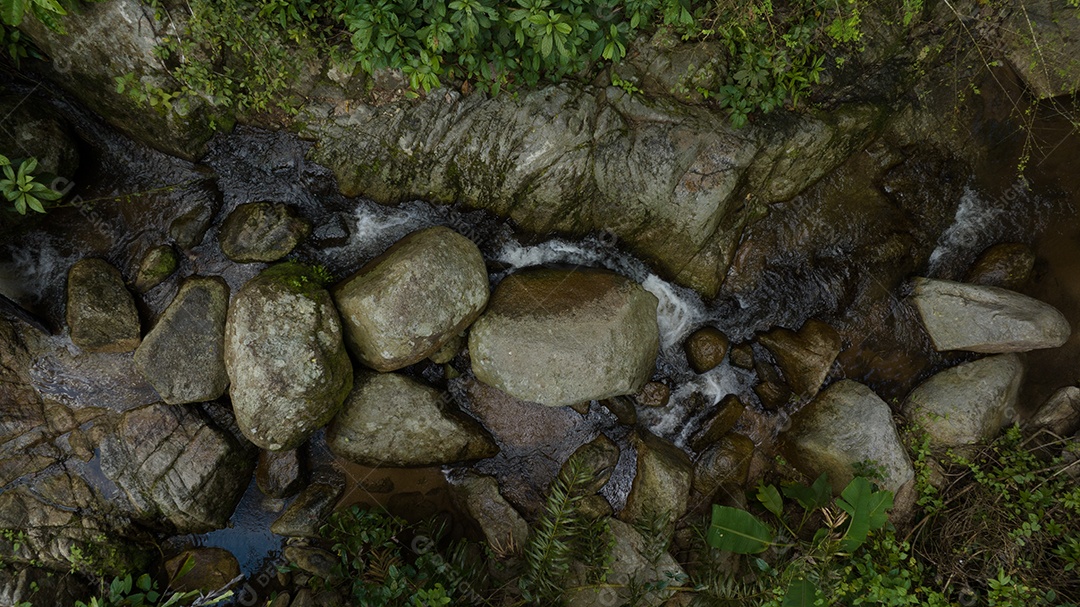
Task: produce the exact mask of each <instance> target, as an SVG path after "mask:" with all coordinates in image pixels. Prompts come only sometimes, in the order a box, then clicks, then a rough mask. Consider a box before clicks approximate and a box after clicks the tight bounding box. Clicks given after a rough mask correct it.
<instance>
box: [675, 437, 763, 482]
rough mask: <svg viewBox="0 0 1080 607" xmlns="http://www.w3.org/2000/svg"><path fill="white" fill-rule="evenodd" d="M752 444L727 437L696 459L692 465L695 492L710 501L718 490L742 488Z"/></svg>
mask: <svg viewBox="0 0 1080 607" xmlns="http://www.w3.org/2000/svg"><path fill="white" fill-rule="evenodd" d="M753 454H754V441H752V440H750V439H749V438H747V437H745V436H743V435H742V434H737V433H734V432H732V433H729V434H728V435H726V436H724V437H723V438H721V439H720V440H718V441H716V442H715V443H713V444H712V445H711V446H710V447H708V448H707V449H705V450H704V451H702V452H701V454H700V455H698V457H697V460H696V461H695V462H694V480H693V482H692V484H691V486H692V487H693V488H694V491H697V492H698V493H700V494H702V495H704V496H706V497H707V498H708V497H711V496H712V495H713V494H714V493H716V491H718V490H719V489H720V488H721V487H731V488H734V487H742V486H744V485H745V484H746V478H747V475H748V474H749V473H750V459H751V457H753Z"/></svg>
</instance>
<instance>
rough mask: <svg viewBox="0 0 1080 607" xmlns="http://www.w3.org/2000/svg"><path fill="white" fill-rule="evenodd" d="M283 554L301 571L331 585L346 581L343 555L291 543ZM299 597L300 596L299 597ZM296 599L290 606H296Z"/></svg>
mask: <svg viewBox="0 0 1080 607" xmlns="http://www.w3.org/2000/svg"><path fill="white" fill-rule="evenodd" d="M281 552H282V554H281V555H282V556H284V557H285V560H287V561H288V562H289V564H290V565H293V566H295V567H296V568H297V569H299V570H300V571H303V572H304V573H307V574H308V575H311V576H314V577H316V578H319V579H320V580H322V581H323V582H325V583H326V584H327V585H329V586H334V585H337V584H340V583H341V582H343V581H345V580H344V578H343V576H342V575H341V573H340V571H341V567H340V565H341V557H339V556H338V555H336V554H334V553H333V552H330V551H328V550H323V549H322V548H316V547H314V546H300V545H295V544H290V545H288V546H285V549H284V550H282V551H281ZM297 598H299V596H298V597H297ZM296 604H297V601H296V599H294V600H293V602H291V603H289V607H296Z"/></svg>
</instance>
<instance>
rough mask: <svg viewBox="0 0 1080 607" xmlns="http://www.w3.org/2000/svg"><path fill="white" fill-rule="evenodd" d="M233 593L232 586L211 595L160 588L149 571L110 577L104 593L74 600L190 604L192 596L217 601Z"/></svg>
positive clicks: (138, 606)
mask: <svg viewBox="0 0 1080 607" xmlns="http://www.w3.org/2000/svg"><path fill="white" fill-rule="evenodd" d="M188 562H189V563H190V562H191V561H190V560H189V561H188ZM188 566H189V567H190V565H188ZM232 594H233V593H232V591H231V590H229V591H225V592H222V593H216V594H214V595H211V596H204V595H202V594H201V593H199V592H198V591H195V590H191V591H188V592H169V591H168V590H166V591H164V592H159V591H158V589H157V582H156V581H154V580H153V578H151V577H150V575H149V574H147V573H144V574H142V575H140V576H138V577H137V578H134V579H132V577H131V574H130V573H128V574H126V575H124V576H123V577H120V576H117V577H115V578H113V580H112V582H111V583H110V584H109V586H108V588H107V589H105V591H104V593H103V594H102V595H101V596H95V597H91V598H90V602H89V603H85V602H83V601H75V607H173V606H174V605H186V604H189V603H190V602H191V601H192V600H195V599H199V601H198V604H199V605H216V604H218V603H221V602H222V601H225V600H227V599H229V598H231V597H232Z"/></svg>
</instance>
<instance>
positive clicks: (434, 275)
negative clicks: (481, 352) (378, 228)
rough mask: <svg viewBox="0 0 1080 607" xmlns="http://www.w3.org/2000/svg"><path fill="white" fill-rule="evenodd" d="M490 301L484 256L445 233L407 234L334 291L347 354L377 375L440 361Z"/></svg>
mask: <svg viewBox="0 0 1080 607" xmlns="http://www.w3.org/2000/svg"><path fill="white" fill-rule="evenodd" d="M487 300H488V276H487V268H486V267H485V265H484V258H483V257H482V256H481V255H480V250H479V249H478V248H476V245H475V244H473V242H472V241H471V240H469V239H468V238H465V237H464V236H462V235H461V234H458V233H457V232H455V231H453V230H451V229H449V228H444V227H434V228H427V229H424V230H420V231H417V232H413V233H412V234H409V235H408V236H406V237H405V238H403V239H401V240H400V241H398V242H397V243H395V244H394V246H392V247H390V249H389V250H387V251H386V252H385V253H383V254H382V255H380V256H379V257H377V258H375V259H373V260H371V261H370V262H368V263H367V264H366V265H365V266H364V267H363V268H361V269H360V270H359V271H358V272H356V273H355V274H353V275H352V276H350V277H349V278H347V279H345V280H344V281H342V282H341V283H340V284H338V285H337V286H336V287H335V288H334V301H335V302H336V303H337V306H338V310H340V311H341V316H342V321H343V322H344V324H345V337H346V343H347V344H348V346H349V349H350V350H351V351H352V352H353V354H355V355H356V356H357V358H359V359H360V361H361V362H363V363H364V364H365V365H367V366H369V367H371V368H372V369H375V370H377V371H394V370H396V369H400V368H402V367H406V366H408V365H411V364H413V363H417V362H420V361H421V360H424V359H425V358H427V357H429V356H431V355H432V354H435V353H436V352H438V351H439V349H440V348H441V347H442V346H443V345H444V344H446V343H447V342H449V341H450V340H452V339H454V338H455V337H457V336H458V334H460V333H461V332H462V331H464V330H465V329H466V328H467V327H468V326H469V325H470V324H472V322H473V321H474V320H476V317H477V316H479V315H480V313H481V312H482V311H483V310H484V306H485V305H486V304H487Z"/></svg>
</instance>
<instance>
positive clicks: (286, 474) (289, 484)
mask: <svg viewBox="0 0 1080 607" xmlns="http://www.w3.org/2000/svg"><path fill="white" fill-rule="evenodd" d="M303 482H304V467H303V464H302V462H301V461H300V451H299V450H298V449H289V450H288V451H265V450H260V451H259V460H258V462H257V463H256V464H255V484H257V485H258V486H259V491H262V492H263V495H265V496H267V497H273V498H282V497H290V496H292V495H295V494H296V492H297V491H299V490H300V486H301V485H302V484H303Z"/></svg>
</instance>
